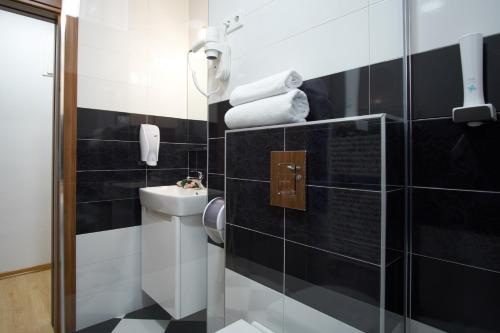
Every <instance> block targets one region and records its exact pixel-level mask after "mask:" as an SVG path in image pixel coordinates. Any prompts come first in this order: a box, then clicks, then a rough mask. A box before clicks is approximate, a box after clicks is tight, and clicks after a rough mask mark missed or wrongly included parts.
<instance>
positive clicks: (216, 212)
mask: <svg viewBox="0 0 500 333" xmlns="http://www.w3.org/2000/svg"><path fill="white" fill-rule="evenodd" d="M225 219H226V216H225V203H224V199H223V198H221V197H217V198H214V199H212V200H210V202H209V203H208V204H207V205H206V206H205V209H204V210H203V216H202V221H203V226H204V227H205V231H206V233H207V235H208V237H210V239H211V240H213V241H214V242H215V243H217V244H222V243H224V229H225V225H226V221H225Z"/></svg>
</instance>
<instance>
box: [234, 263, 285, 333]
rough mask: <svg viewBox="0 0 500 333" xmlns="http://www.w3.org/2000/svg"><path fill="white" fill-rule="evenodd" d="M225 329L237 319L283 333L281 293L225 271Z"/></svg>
mask: <svg viewBox="0 0 500 333" xmlns="http://www.w3.org/2000/svg"><path fill="white" fill-rule="evenodd" d="M225 299H226V305H225V309H226V318H225V320H226V326H227V325H230V324H232V323H234V322H236V321H238V320H240V319H243V320H245V321H247V322H249V323H251V322H253V321H257V322H258V323H260V324H262V325H264V327H267V328H268V329H270V330H271V331H273V332H274V333H280V332H284V331H283V294H282V293H279V292H277V291H275V290H273V289H270V288H268V287H266V286H264V285H262V284H260V283H257V282H255V281H253V280H250V279H248V278H246V277H244V276H242V275H240V274H238V273H236V272H234V271H232V270H230V269H226V296H225Z"/></svg>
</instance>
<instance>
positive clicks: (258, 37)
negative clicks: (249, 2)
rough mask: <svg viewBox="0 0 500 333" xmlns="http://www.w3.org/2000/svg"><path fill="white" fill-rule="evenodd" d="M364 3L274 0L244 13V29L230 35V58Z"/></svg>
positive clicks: (357, 0)
mask: <svg viewBox="0 0 500 333" xmlns="http://www.w3.org/2000/svg"><path fill="white" fill-rule="evenodd" d="M367 5H368V0H352V1H345V0H316V1H309V2H307V1H303V0H275V1H273V2H271V3H269V4H268V5H266V6H262V7H260V8H258V9H257V10H254V11H253V12H251V13H250V14H248V15H246V16H243V20H244V26H243V28H241V29H238V30H236V31H235V32H233V33H231V34H230V35H229V41H230V43H231V52H232V53H231V54H232V57H233V59H237V58H240V57H242V56H245V55H246V56H249V57H251V56H252V53H253V52H254V51H255V50H256V49H261V48H264V47H268V46H270V45H273V44H275V43H277V42H279V41H281V40H283V39H286V38H290V37H291V36H294V35H297V34H299V33H301V32H304V31H306V30H308V29H311V28H313V27H316V26H319V25H321V24H324V23H326V22H327V21H330V20H333V19H336V18H339V17H342V16H344V15H346V14H348V13H352V12H354V11H357V10H360V9H362V8H364V7H366V6H367ZM324 42H325V43H326V42H328V40H327V39H325V41H324Z"/></svg>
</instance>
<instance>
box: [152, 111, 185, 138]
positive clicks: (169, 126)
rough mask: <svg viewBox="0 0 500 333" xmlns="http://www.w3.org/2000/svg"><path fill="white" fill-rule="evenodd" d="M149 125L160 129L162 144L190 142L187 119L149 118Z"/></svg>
mask: <svg viewBox="0 0 500 333" xmlns="http://www.w3.org/2000/svg"><path fill="white" fill-rule="evenodd" d="M148 123H149V124H152V125H156V126H158V127H159V128H160V142H182V143H185V142H188V122H187V120H186V119H181V118H173V117H161V116H148Z"/></svg>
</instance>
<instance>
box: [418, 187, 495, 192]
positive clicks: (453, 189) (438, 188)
mask: <svg viewBox="0 0 500 333" xmlns="http://www.w3.org/2000/svg"><path fill="white" fill-rule="evenodd" d="M410 188H414V189H419V190H436V191H451V192H471V193H485V194H500V191H487V190H468V189H458V188H449V187H426V186H410Z"/></svg>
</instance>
